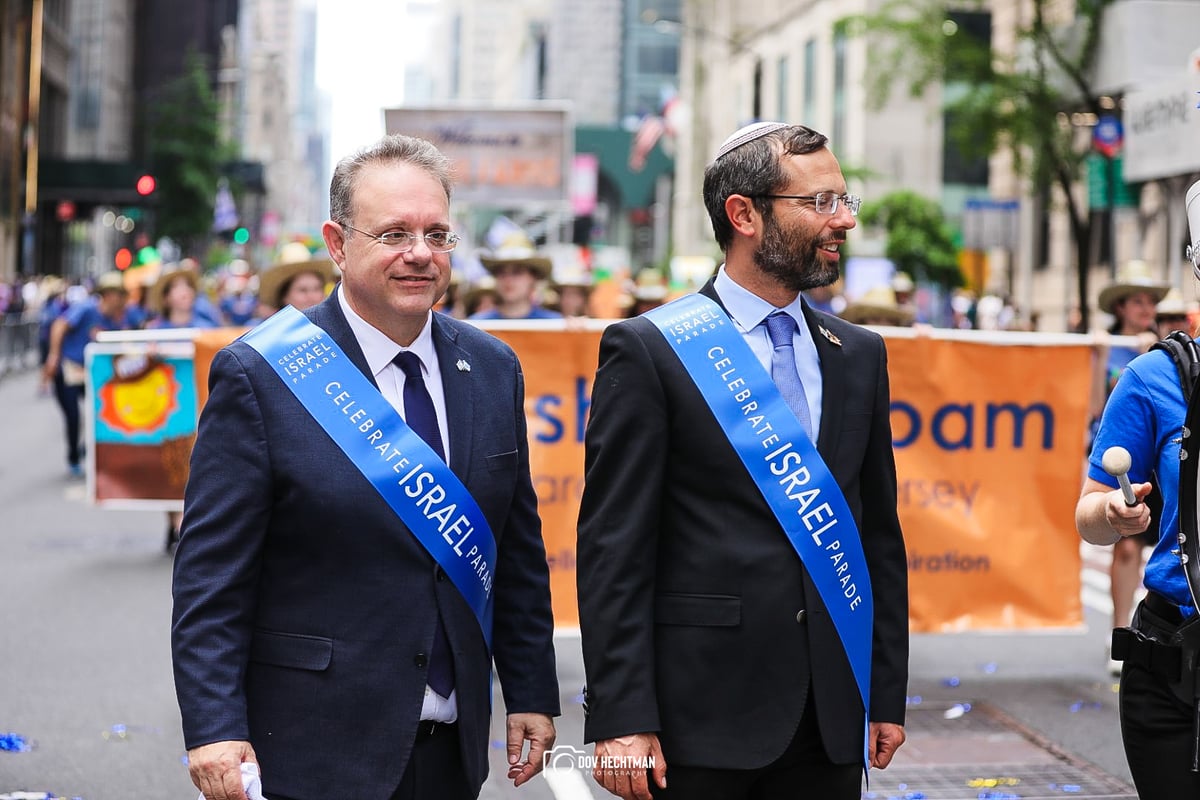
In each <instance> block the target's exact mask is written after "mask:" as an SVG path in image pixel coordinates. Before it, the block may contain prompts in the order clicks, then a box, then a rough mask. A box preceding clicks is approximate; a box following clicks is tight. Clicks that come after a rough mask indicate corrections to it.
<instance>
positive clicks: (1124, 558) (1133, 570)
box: [1091, 261, 1169, 676]
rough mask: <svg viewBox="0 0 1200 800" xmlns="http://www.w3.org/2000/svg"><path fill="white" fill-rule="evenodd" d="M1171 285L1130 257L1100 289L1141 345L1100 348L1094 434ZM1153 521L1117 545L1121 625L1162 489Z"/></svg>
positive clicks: (1115, 586) (1119, 323)
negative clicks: (1101, 416) (1114, 388)
mask: <svg viewBox="0 0 1200 800" xmlns="http://www.w3.org/2000/svg"><path fill="white" fill-rule="evenodd" d="M1168 288H1169V287H1168V286H1167V284H1165V283H1163V282H1161V281H1158V280H1156V279H1155V278H1154V277H1153V276H1152V274H1151V270H1150V265H1149V264H1147V263H1146V262H1144V261H1130V262H1128V263H1127V264H1126V265H1125V266H1124V268H1122V269H1121V270H1120V271H1119V272H1118V274H1117V278H1116V280H1115V281H1114V282H1113V283H1112V284H1110V285H1108V286H1106V287H1105V288H1104V290H1103V291H1101V292H1100V297H1099V299H1098V301H1097V304H1098V305H1099V307H1100V310H1101V311H1104V312H1105V313H1108V314H1111V315H1112V316H1113V323H1112V326H1111V327H1109V329H1108V333H1109V334H1110V335H1114V336H1136V337H1138V340H1139V341H1138V344H1137V345H1136V346H1133V347H1130V346H1125V345H1108V344H1107V343H1106V344H1105V345H1103V346H1102V347H1101V348H1100V352H1099V354H1098V358H1099V359H1100V363H1103V364H1104V365H1105V366H1104V368H1103V370H1102V372H1101V373H1100V380H1102V384H1101V385H1099V386H1098V387H1093V391H1092V406H1093V408H1092V425H1091V430H1092V434H1093V435H1094V434H1095V428H1096V425H1098V424H1099V421H1100V413H1101V411H1102V409H1103V407H1104V404H1105V403H1106V402H1107V400H1108V396H1109V395H1110V394H1111V393H1112V391H1113V387H1115V386H1116V385H1117V379H1118V378H1120V377H1121V373H1122V372H1123V371H1124V370H1125V367H1126V366H1128V364H1129V362H1131V361H1132V360H1133V359H1134V358H1135V357H1137V356H1138V355H1140V354H1142V353H1144V352H1146V351H1147V350H1149V349H1150V347H1151V345H1153V344H1154V342H1155V341H1157V340H1158V338H1159V337H1158V332H1157V330H1156V328H1155V322H1154V318H1155V306H1156V305H1157V304H1158V301H1160V300H1162V299H1163V297H1165V296H1166V294H1167V289H1168ZM1149 504H1150V508H1151V513H1152V520H1151V524H1150V526H1149V527H1148V528H1147V529H1146V530H1145V531H1144V532H1143V533H1142V534H1141V535H1139V536H1131V537H1128V538H1124V539H1122V540H1121V541H1120V542H1117V544H1116V545H1115V546H1114V547H1113V554H1112V563H1111V564H1110V565H1109V591H1110V593H1111V596H1112V606H1113V614H1112V625H1113V627H1114V628H1119V627H1121V626H1123V625H1128V624H1129V620H1130V618H1131V617H1132V616H1133V604H1134V595H1135V593H1136V592H1137V590H1138V587H1140V586H1141V585H1142V561H1143V557H1142V552H1143V550H1144V549H1145V548H1147V547H1153V546H1154V543H1155V541H1157V540H1158V527H1157V524H1156V523H1157V520H1158V511H1159V509H1161V507H1162V499H1161V497H1160V496H1159V494H1158V493H1157V492H1155V493H1154V495H1153V496H1152V497H1151V498H1150V500H1149ZM1108 670H1109V672H1110V673H1111V674H1112V675H1114V676H1116V675H1120V674H1121V664H1120V662H1119V661H1116V660H1115V659H1113V658H1112V656H1111V654H1109V657H1108Z"/></svg>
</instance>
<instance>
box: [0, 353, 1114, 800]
mask: <svg viewBox="0 0 1200 800" xmlns="http://www.w3.org/2000/svg"><path fill="white" fill-rule="evenodd" d="M0 420H3V422H2V423H0V425H2V426H3V428H2V433H0V570H2V573H0V574H2V576H3V577H2V579H0V652H2V653H3V661H2V662H0V664H2V666H0V737H3V735H4V734H9V733H11V734H16V735H18V736H19V737H21V738H22V739H23V740H24V741H27V742H28V743H29V744H30V745H31V749H29V750H28V751H27V752H9V751H0V800H3V798H5V796H6V795H8V796H11V794H12V793H14V792H18V791H26V792H47V793H50V794H51V796H55V795H58V796H62V797H66V798H76V797H78V798H81V800H128V798H155V799H159V800H165V799H166V798H180V799H181V800H182V798H192V797H195V795H196V792H195V789H194V788H193V787H192V786H191V782H190V780H189V779H188V776H187V770H186V766H185V765H184V763H183V758H184V748H183V741H182V737H181V734H180V726H179V713H178V709H177V707H176V704H175V697H174V690H173V686H172V679H171V664H170V651H169V644H168V642H169V631H168V627H169V618H170V559H169V557H168V556H166V555H164V553H163V549H162V545H163V536H164V530H165V519H164V515H163V513H162V512H158V511H112V510H101V509H97V508H94V507H92V506H91V505H89V504H88V503H87V502H86V499H85V487H84V484H83V482H81V481H74V480H71V479H69V478H68V477H67V472H66V464H65V459H64V457H63V451H64V446H63V444H62V431H61V421H60V417H59V414H58V409H57V407H56V406H55V405H54V402H53V400H51V399H50V398H48V397H41V396H38V393H37V382H36V377H35V375H34V373H33V372H23V373H16V374H13V373H10V374H8V375H5V376H3V377H0ZM1087 623H1088V625H1087V626H1086V628H1085V629H1082V630H1080V631H1069V632H1055V633H1035V634H1030V633H1023V634H1013V635H995V636H988V635H954V636H916V637H914V639H913V654H912V676H913V679H912V687H911V694H912V695H913V696H914V698H915V697H921V698H922V700H921V702H923V703H926V704H937V703H942V704H955V703H975V704H986V705H987V706H989V707H991V708H995V709H999V710H1000V711H1002V712H1003V714H1005V715H1007V717H1009V718H1011V720H1013V721H1016V722H1017V723H1019V725H1020V726H1022V729H1023V730H1027V731H1028V732H1032V733H1034V734H1036V735H1037V737H1040V738H1039V741H1040V742H1041V743H1042V744H1043V745H1052V746H1053V748H1056V749H1061V751H1062V752H1063V753H1065V754H1068V755H1069V756H1071V757H1072V758H1076V759H1081V760H1083V761H1086V762H1089V763H1090V764H1091V765H1095V767H1097V768H1099V769H1100V770H1102V771H1103V772H1105V773H1108V774H1111V775H1114V776H1117V777H1118V778H1123V779H1126V780H1127V778H1128V772H1127V770H1126V768H1125V763H1124V756H1123V754H1122V752H1121V748H1120V736H1119V731H1118V727H1117V724H1118V723H1117V716H1116V695H1115V693H1114V692H1113V688H1112V681H1111V680H1110V679H1108V678H1107V676H1106V674H1105V669H1104V664H1105V662H1104V660H1103V652H1104V641H1105V638H1106V636H1107V627H1108V621H1107V619H1106V617H1105V616H1104V614H1103V613H1101V612H1099V611H1095V610H1089V611H1088V618H1087ZM557 641H558V646H559V678H560V685H561V687H562V700H563V708H564V716H563V717H562V718H561V719H559V720H558V729H559V742H560V744H563V745H573V746H575V747H577V748H579V749H580V750H582V749H583V748H582V741H581V739H582V710H581V707H580V705H579V699H578V698H579V693H580V687H581V686H582V684H583V670H582V666H581V663H580V656H579V645H578V639H577V637H575V636H571V635H564V636H560V637H559V638H558V640H557ZM497 698H498V704H497V709H496V711H497V714H496V718H497V722H496V724H494V726H493V736H492V740H493V741H492V745H493V749H492V759H493V762H492V763H493V770H492V771H493V777H492V778H491V779H490V780H489V782H488V784H487V785H486V786H485V788H484V791H483V797H484V798H488V799H489V800H496V799H498V798H525V800H586V798H592V797H594V798H601V797H604V796H606V795H605V793H604V792H603V791H602V790H601V789H599V787H597V786H596V785H595V784H593V783H592V782H591V780H590V778H587V777H585V776H583V775H582V774H581V773H572V772H571V771H565V772H560V773H556V774H555V775H553V776H551V779H550V780H549V781H548V780H546V779H545V778H542V777H539V778H537V779H536V780H535V781H534V782H532V783H531V784H529V785H528V786H526V787H523V788H522V789H520V790H514V789H512V787H511V784H508V783H507V782H506V781H504V780H503V774H504V771H505V770H504V750H503V744H502V742H503V733H502V729H501V726H500V723H499V721H500V719H501V718H502V717H501V715H502V707H501V706H500V703H499V693H497ZM926 707H927V708H928V707H929V706H928V705H927V706H926ZM939 717H940V715H939ZM968 719H969V717H968ZM938 724H939V725H942V724H949V723H942V722H939V723H938ZM964 730H965V729H964ZM912 733H913V734H914V736H915V735H917V734H919V733H920V731H918V730H916V729H914V730H913V731H912ZM5 741H7V742H9V744H11V742H12V741H13V740H11V739H8V740H6V739H2V738H0V742H5ZM914 741H918V739H916V738H914ZM924 741H925V742H926V743H927V744H936V742H935V740H934V739H925V740H924ZM938 741H940V740H938ZM961 741H962V740H961V738H960V743H961ZM936 746H940V747H942V748H943V749H947V750H948V751H950V750H953V749H954V748H955V747H956V743H955V736H953V735H952V736H950V737H949V738H948V740H947V741H946V742H943V743H942V744H940V745H936ZM959 746H961V744H960V745H959ZM912 752H913V756H912V758H913V759H915V758H917V757H918V755H920V757H921V758H928V757H930V755H931V753H930V750H929V747H928V746H927V747H926V748H925V749H924V750H921V749H920V748H918V747H914V748H913V750H912ZM904 754H905V751H903V750H902V751H901V757H900V758H898V759H897V762H896V763H897V766H898V767H899V766H902V765H904V764H905V763H906V762H905V760H904ZM932 755H933V757H934V758H935V760H936V758H937V757H938V756H937V753H933V754H932ZM943 760H945V759H943ZM957 760H958V761H959V762H960V764H959V766H960V768H961V767H963V766H964V763H963V762H964V760H963V759H961V758H960V759H957ZM965 766H966V767H968V768H969V767H971V764H970V763H969V759H967V761H966V762H965ZM981 769H983V767H981ZM887 774H888V773H887V772H884V773H879V776H877V777H874V778H873V781H874V783H875V785H877V786H883V785H885V784H886V781H885V780H883V777H886V776H887ZM981 774H983V773H981ZM877 796H879V797H886V796H887V795H886V794H878V793H877ZM927 796H929V797H933V796H943V797H946V796H951V795H946V794H944V795H934V794H928V795H927ZM963 796H964V797H971V798H974V797H976V796H977V794H975V793H972V794H964V795H963ZM1025 796H1029V795H1025ZM1096 796H1100V795H1096ZM1104 796H1107V797H1117V796H1118V795H1116V794H1110V795H1104ZM1127 796H1132V795H1127Z"/></svg>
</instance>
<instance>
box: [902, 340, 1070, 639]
mask: <svg viewBox="0 0 1200 800" xmlns="http://www.w3.org/2000/svg"><path fill="white" fill-rule="evenodd" d="M1075 339H1077V340H1078V341H1079V342H1081V343H1082V342H1083V341H1084V339H1083V337H1075ZM1055 340H1057V341H1059V342H1060V343H1059V344H1057V345H1055V344H1048V343H1038V344H1034V342H1050V341H1055ZM1021 342H1024V343H1021ZM1067 342H1068V339H1067V337H1056V339H1049V338H1048V337H1040V338H1039V337H1038V336H1037V335H1036V334H1033V335H1024V336H1020V335H1013V336H1011V337H1009V338H1007V339H999V340H997V341H993V342H990V343H989V342H987V341H986V340H985V335H984V334H977V335H975V336H973V337H972V340H949V341H948V340H944V339H937V338H924V337H918V338H904V339H900V338H890V339H888V342H887V348H888V360H889V367H888V374H889V376H890V378H891V389H892V415H891V418H892V441H893V446H894V448H895V452H896V472H897V475H898V488H899V505H900V519H901V522H902V524H903V526H904V535H905V541H906V543H907V549H908V574H909V581H910V584H909V618H910V621H911V628H912V630H913V631H914V632H950V631H966V630H1012V629H1018V628H1046V627H1068V626H1077V625H1081V624H1082V622H1083V610H1082V605H1081V601H1080V556H1079V535H1078V534H1077V533H1076V532H1075V522H1074V509H1075V499H1076V498H1077V497H1078V496H1079V486H1080V481H1081V478H1082V464H1083V455H1084V454H1083V450H1084V435H1085V434H1084V429H1085V424H1086V417H1087V400H1088V387H1089V380H1090V370H1091V353H1090V350H1089V348H1088V347H1086V346H1082V345H1081V344H1072V343H1067Z"/></svg>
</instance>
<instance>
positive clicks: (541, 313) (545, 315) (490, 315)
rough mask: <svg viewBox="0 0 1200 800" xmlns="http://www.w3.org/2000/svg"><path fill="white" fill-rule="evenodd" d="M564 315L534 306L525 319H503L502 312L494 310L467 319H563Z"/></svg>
mask: <svg viewBox="0 0 1200 800" xmlns="http://www.w3.org/2000/svg"><path fill="white" fill-rule="evenodd" d="M562 318H563V316H562V314H560V313H558V312H557V311H551V310H549V309H546V308H542V307H541V306H534V307H533V308H531V309H530V310H529V313H528V314H526V315H525V316H523V317H502V316H500V312H499V311H497V310H496V309H494V308H489V309H488V310H487V311H480V312H479V313H478V314H472V315H471V316H469V317H467V319H562Z"/></svg>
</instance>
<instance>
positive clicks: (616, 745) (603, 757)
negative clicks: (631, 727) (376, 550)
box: [592, 733, 667, 800]
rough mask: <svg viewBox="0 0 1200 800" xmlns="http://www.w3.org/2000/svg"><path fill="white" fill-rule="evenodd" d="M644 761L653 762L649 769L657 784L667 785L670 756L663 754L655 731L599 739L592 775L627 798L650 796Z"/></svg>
mask: <svg viewBox="0 0 1200 800" xmlns="http://www.w3.org/2000/svg"><path fill="white" fill-rule="evenodd" d="M641 764H653V765H654V767H653V769H651V770H650V772H651V773H653V775H654V783H655V785H656V786H658V788H660V789H666V788H667V760H666V759H665V758H663V752H662V747H661V746H660V745H659V743H658V736H657V735H656V734H653V733H635V734H633V735H632V736H618V737H617V738H615V739H605V740H603V741H600V742H596V767H595V769H593V770H592V777H594V778H595V779H596V783H598V784H600V785H601V786H603V787H604V788H605V789H607V790H608V791H610V792H612V793H613V794H615V795H616V796H617V797H621V798H624V800H650V783H649V780H648V778H647V775H646V773H647V770H646V769H644V768H641V769H639V768H638V765H641Z"/></svg>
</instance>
